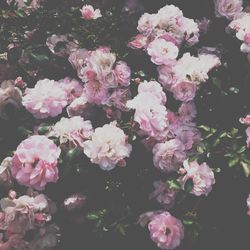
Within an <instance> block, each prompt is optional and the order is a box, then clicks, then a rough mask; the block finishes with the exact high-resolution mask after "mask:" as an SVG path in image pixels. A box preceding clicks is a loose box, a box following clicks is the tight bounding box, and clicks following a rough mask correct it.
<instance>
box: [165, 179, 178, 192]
mask: <svg viewBox="0 0 250 250" xmlns="http://www.w3.org/2000/svg"><path fill="white" fill-rule="evenodd" d="M167 184H168V186H169V188H173V189H177V190H180V189H181V184H180V183H179V182H178V181H177V180H169V181H167Z"/></svg>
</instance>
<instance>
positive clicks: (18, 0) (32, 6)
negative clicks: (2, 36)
mask: <svg viewBox="0 0 250 250" xmlns="http://www.w3.org/2000/svg"><path fill="white" fill-rule="evenodd" d="M6 2H7V3H8V4H11V3H13V2H14V3H15V4H16V6H17V8H18V9H22V10H23V11H24V12H25V13H26V14H28V15H29V14H30V13H31V12H32V11H35V10H36V9H38V8H39V7H40V5H41V2H42V0H31V2H30V3H29V4H27V1H25V0H6Z"/></svg>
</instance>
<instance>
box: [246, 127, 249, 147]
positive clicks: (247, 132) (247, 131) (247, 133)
mask: <svg viewBox="0 0 250 250" xmlns="http://www.w3.org/2000/svg"><path fill="white" fill-rule="evenodd" d="M246 135H247V146H248V147H250V127H248V128H247V129H246Z"/></svg>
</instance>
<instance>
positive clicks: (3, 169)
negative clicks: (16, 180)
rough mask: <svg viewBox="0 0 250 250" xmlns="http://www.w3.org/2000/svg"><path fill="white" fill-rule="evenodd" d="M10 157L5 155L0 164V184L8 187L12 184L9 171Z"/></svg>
mask: <svg viewBox="0 0 250 250" xmlns="http://www.w3.org/2000/svg"><path fill="white" fill-rule="evenodd" d="M11 162H12V158H11V157H6V158H5V159H3V161H2V163H1V165H0V186H1V187H4V188H10V187H11V186H12V184H13V178H12V176H11V173H10V167H11Z"/></svg>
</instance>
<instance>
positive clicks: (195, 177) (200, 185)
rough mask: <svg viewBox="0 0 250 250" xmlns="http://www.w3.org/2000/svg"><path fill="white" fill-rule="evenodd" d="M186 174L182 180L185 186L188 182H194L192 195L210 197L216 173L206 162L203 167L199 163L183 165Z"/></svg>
mask: <svg viewBox="0 0 250 250" xmlns="http://www.w3.org/2000/svg"><path fill="white" fill-rule="evenodd" d="M183 166H184V169H185V171H186V174H185V175H184V176H182V177H181V178H180V182H181V183H182V185H183V186H185V183H186V182H187V181H188V180H190V179H191V180H192V182H193V189H192V191H191V193H192V194H194V195H196V196H200V195H208V194H209V193H210V192H211V190H212V185H213V184H215V178H214V172H213V171H212V169H211V168H210V167H209V166H208V165H207V164H206V163H205V162H204V163H202V164H201V165H199V164H198V162H197V161H193V162H188V160H186V161H185V162H184V163H183Z"/></svg>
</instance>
